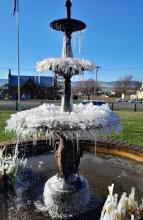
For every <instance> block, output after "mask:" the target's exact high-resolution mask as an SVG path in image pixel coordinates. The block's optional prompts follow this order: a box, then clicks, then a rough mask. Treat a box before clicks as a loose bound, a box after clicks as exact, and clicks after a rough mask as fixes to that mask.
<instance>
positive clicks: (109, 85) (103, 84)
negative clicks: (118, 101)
mask: <svg viewBox="0 0 143 220" xmlns="http://www.w3.org/2000/svg"><path fill="white" fill-rule="evenodd" d="M116 82H117V81H111V82H101V81H100V82H99V83H100V85H101V87H102V88H110V89H111V88H114V87H115V85H116ZM80 83H81V81H74V82H72V86H77V85H78V84H80ZM137 83H141V82H139V81H130V86H131V87H134V86H135V85H136V84H137Z"/></svg>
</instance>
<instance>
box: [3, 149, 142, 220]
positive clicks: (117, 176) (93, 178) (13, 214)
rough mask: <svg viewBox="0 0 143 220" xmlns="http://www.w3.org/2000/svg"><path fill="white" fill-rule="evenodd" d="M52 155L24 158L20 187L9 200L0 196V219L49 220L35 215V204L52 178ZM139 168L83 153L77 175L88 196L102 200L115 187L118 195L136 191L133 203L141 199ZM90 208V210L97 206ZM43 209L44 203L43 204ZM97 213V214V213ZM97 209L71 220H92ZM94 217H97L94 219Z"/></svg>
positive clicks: (131, 163)
mask: <svg viewBox="0 0 143 220" xmlns="http://www.w3.org/2000/svg"><path fill="white" fill-rule="evenodd" d="M55 170H56V168H55V164H54V158H53V153H49V154H48V155H41V156H33V157H29V158H28V162H27V165H26V167H25V169H24V170H23V171H22V172H21V173H20V174H19V179H20V182H21V184H19V185H17V189H16V194H15V195H14V196H13V195H12V196H11V197H7V196H6V195H5V196H4V195H3V196H2V194H0V219H11V220H15V219H17V220H27V219H30V220H51V217H50V216H49V215H48V214H47V213H45V212H41V211H40V212H39V211H38V209H37V208H36V206H35V203H38V201H39V200H40V201H41V200H42V197H41V196H42V195H43V187H44V185H45V182H46V181H47V179H48V178H50V177H51V176H53V175H55ZM142 172H143V167H142V164H140V163H138V162H135V161H132V160H128V159H123V158H119V157H115V156H111V155H104V154H103V155H97V156H96V157H95V155H94V154H89V153H86V154H84V156H83V158H82V159H81V165H80V173H81V174H82V175H83V176H85V178H87V179H88V183H89V189H90V192H91V195H92V196H93V195H96V196H98V197H100V198H102V199H103V200H104V199H105V198H106V197H107V194H108V186H109V185H111V184H112V183H115V191H116V192H117V193H118V194H119V195H121V194H122V193H123V192H124V191H126V192H127V193H129V192H130V189H131V187H132V186H134V187H135V188H136V200H138V201H141V197H142V195H143V189H142V185H143V177H142ZM98 204H99V203H98V201H96V204H94V205H93V204H92V207H93V206H94V207H95V206H98ZM42 206H43V209H44V202H43V205H42ZM98 211H99V213H98ZM100 211H101V210H100V209H98V210H97V209H96V208H95V209H92V211H89V212H88V213H85V214H82V215H80V217H74V219H75V220H77V219H78V220H79V219H80V220H83V219H84V220H89V219H90V220H92V219H94V220H95V219H96V217H99V215H100ZM97 213H98V214H99V215H97Z"/></svg>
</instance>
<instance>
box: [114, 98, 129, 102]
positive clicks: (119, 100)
mask: <svg viewBox="0 0 143 220" xmlns="http://www.w3.org/2000/svg"><path fill="white" fill-rule="evenodd" d="M115 101H116V102H128V100H126V99H122V98H118V99H116V100H115Z"/></svg>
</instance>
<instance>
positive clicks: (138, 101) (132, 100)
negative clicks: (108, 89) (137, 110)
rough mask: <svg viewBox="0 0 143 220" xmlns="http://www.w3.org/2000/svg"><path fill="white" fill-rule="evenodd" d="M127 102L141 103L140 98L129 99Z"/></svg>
mask: <svg viewBox="0 0 143 220" xmlns="http://www.w3.org/2000/svg"><path fill="white" fill-rule="evenodd" d="M128 102H129V103H136V104H138V103H143V102H142V101H141V100H136V99H131V100H129V101H128Z"/></svg>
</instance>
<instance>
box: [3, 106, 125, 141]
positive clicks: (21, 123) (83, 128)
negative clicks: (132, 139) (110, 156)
mask: <svg viewBox="0 0 143 220" xmlns="http://www.w3.org/2000/svg"><path fill="white" fill-rule="evenodd" d="M73 108H74V110H73V111H72V112H70V113H69V112H64V111H62V110H61V107H60V106H55V105H49V104H43V105H41V106H39V107H37V108H33V109H31V110H26V111H22V112H18V113H16V114H13V115H11V118H10V119H9V120H8V121H7V127H6V130H7V131H13V132H14V133H16V135H17V136H20V137H22V138H26V137H33V138H34V139H35V140H36V139H37V137H38V136H40V135H41V134H43V133H45V134H46V135H47V138H49V139H51V138H59V136H61V135H62V136H64V137H66V138H68V139H70V140H73V139H78V140H96V136H97V135H99V134H110V133H112V132H113V131H115V132H119V131H120V129H121V125H120V118H119V116H118V115H117V114H116V113H114V112H112V111H111V110H110V109H109V107H108V106H106V105H103V106H94V105H92V104H88V105H82V104H80V105H74V106H73Z"/></svg>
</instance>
